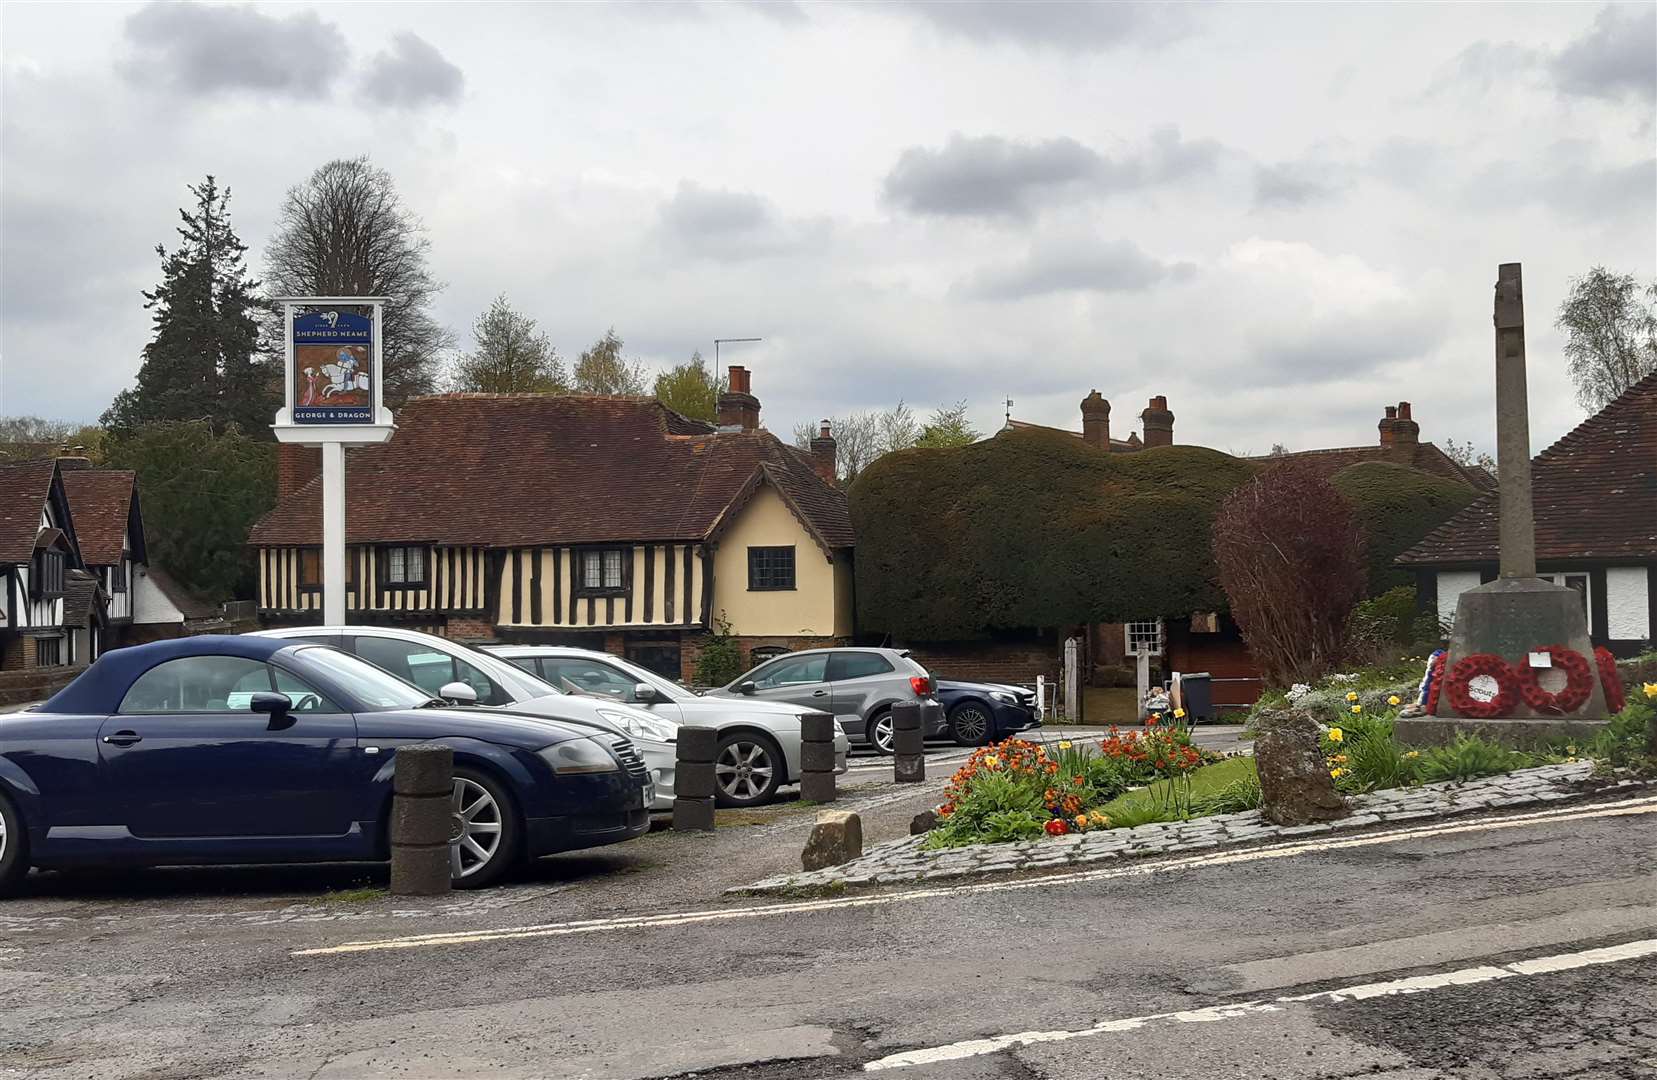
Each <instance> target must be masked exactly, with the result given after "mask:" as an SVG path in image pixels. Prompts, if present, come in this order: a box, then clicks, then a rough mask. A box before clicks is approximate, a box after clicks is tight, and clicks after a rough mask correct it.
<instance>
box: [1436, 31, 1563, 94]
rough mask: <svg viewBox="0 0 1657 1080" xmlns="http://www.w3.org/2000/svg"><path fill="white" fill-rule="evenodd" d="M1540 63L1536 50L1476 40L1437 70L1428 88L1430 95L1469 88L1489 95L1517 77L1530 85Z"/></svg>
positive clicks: (1540, 58)
mask: <svg viewBox="0 0 1657 1080" xmlns="http://www.w3.org/2000/svg"><path fill="white" fill-rule="evenodd" d="M1541 60H1542V57H1541V56H1540V55H1539V54H1538V53H1537V51H1536V50H1535V49H1528V48H1526V47H1524V46H1523V45H1519V44H1516V43H1515V42H1511V41H1475V42H1474V43H1473V44H1471V45H1469V46H1467V47H1466V48H1465V49H1463V50H1461V51H1460V52H1459V53H1457V54H1456V55H1455V57H1454V58H1453V59H1452V60H1451V61H1450V62H1449V63H1447V64H1445V65H1444V66H1443V67H1441V68H1440V69H1439V70H1438V73H1437V74H1436V75H1435V76H1433V81H1432V82H1431V83H1430V84H1428V86H1427V96H1428V97H1432V96H1435V95H1437V94H1442V93H1445V92H1446V91H1449V90H1452V89H1454V88H1456V87H1460V86H1469V85H1470V86H1473V87H1474V88H1476V89H1477V90H1478V91H1479V93H1481V94H1486V93H1489V92H1490V91H1491V90H1493V89H1495V88H1496V86H1497V85H1498V84H1500V83H1502V82H1504V81H1510V80H1513V79H1515V78H1518V79H1520V80H1523V81H1524V82H1526V83H1528V82H1530V80H1531V75H1532V72H1533V71H1534V70H1535V68H1536V66H1537V65H1538V64H1539V63H1541Z"/></svg>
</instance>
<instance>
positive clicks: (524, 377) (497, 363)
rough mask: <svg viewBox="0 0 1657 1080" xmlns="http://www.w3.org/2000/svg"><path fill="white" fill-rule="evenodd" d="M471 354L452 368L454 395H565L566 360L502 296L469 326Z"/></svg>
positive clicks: (568, 383) (567, 390) (503, 295)
mask: <svg viewBox="0 0 1657 1080" xmlns="http://www.w3.org/2000/svg"><path fill="white" fill-rule="evenodd" d="M472 341H473V345H472V351H471V352H469V353H467V354H466V355H465V356H462V357H461V358H460V361H459V362H458V363H457V364H456V365H455V373H454V379H453V384H454V388H455V389H456V390H470V391H476V392H479V393H488V394H518V393H534V394H565V393H569V389H570V381H569V377H568V376H567V375H566V374H565V373H564V361H563V360H562V359H560V358H559V356H558V350H557V349H555V348H553V347H552V342H550V341H548V340H547V336H546V335H545V334H543V333H541V332H540V331H539V330H537V329H536V328H535V320H534V319H532V318H530V317H529V316H528V315H525V314H524V313H522V312H521V311H514V310H513V308H512V305H511V304H510V303H508V302H507V299H506V294H505V293H502V294H501V295H499V296H497V297H495V301H494V303H492V304H490V305H489V310H488V311H486V312H484V313H483V314H482V315H479V316H478V317H477V321H476V322H474V323H472Z"/></svg>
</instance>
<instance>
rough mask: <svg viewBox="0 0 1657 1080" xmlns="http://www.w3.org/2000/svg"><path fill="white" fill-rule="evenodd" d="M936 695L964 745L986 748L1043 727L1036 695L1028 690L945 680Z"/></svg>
mask: <svg viewBox="0 0 1657 1080" xmlns="http://www.w3.org/2000/svg"><path fill="white" fill-rule="evenodd" d="M933 696H934V697H935V698H936V699H937V701H938V703H939V704H940V705H942V706H943V707H944V717H945V720H946V722H947V723H948V725H949V735H950V737H951V738H953V739H954V740H955V741H956V742H957V743H959V744H960V745H962V746H983V745H984V744H985V743H990V742H995V741H997V740H999V739H1005V738H1006V737H1007V736H1009V735H1013V734H1016V733H1018V732H1020V731H1027V730H1030V729H1031V728H1038V727H1040V726H1041V721H1040V720H1038V719H1037V718H1036V692H1035V691H1034V690H1031V689H1029V688H1027V687H1023V686H1005V685H1003V684H1001V683H974V682H955V681H953V680H949V679H944V680H941V681H939V683H938V687H937V690H935V691H934V693H933Z"/></svg>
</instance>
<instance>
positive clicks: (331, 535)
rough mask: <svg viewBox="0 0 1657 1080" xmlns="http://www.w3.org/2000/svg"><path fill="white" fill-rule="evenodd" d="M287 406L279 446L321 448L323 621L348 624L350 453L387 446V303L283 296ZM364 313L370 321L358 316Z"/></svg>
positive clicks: (279, 417) (277, 427)
mask: <svg viewBox="0 0 1657 1080" xmlns="http://www.w3.org/2000/svg"><path fill="white" fill-rule="evenodd" d="M276 299H277V302H278V303H280V304H281V305H282V325H283V329H284V333H283V338H284V341H285V349H286V360H285V364H284V369H283V371H284V377H283V380H282V381H283V384H284V386H285V387H286V398H287V401H286V404H285V405H284V406H283V407H282V408H281V409H279V410H278V411H277V413H276V422H275V423H274V424H272V425H271V427H272V429H273V430H274V431H275V432H276V440H277V442H284V443H297V444H299V445H301V446H317V447H321V448H322V621H323V623H324V624H326V625H329V626H338V625H340V624H342V623H344V622H345V447H346V446H347V445H361V444H364V443H380V442H385V441H386V440H387V439H389V438H390V437H391V432H392V430H393V429H394V427H395V425H394V424H393V423H392V420H391V411H390V410H389V409H387V408H386V407H385V397H384V386H385V380H384V379H383V378H382V374H383V370H384V359H383V356H382V354H381V339H382V337H383V335H382V333H381V330H382V326H383V324H382V322H381V316H382V313H383V312H384V309H385V304H386V303H387V302H388V301H389V298H388V297H384V296H279V297H277V298H276ZM360 308H367V309H369V312H370V313H369V314H368V315H359V314H356V312H355V310H353V309H360Z"/></svg>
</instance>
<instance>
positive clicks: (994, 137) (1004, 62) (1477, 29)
mask: <svg viewBox="0 0 1657 1080" xmlns="http://www.w3.org/2000/svg"><path fill="white" fill-rule="evenodd" d="M1654 12H1657V7H1654V6H1653V5H1652V4H1650V3H1638V4H1609V5H1604V6H1596V5H1593V4H1576V3H1571V4H1541V3H1532V4H1522V5H1514V6H1497V5H1474V4H1467V5H1454V6H1452V5H1430V4H1396V5H1376V6H1357V5H1348V4H1327V5H1320V6H1313V5H1295V6H1283V7H1273V6H1266V5H1258V4H1251V5H1230V6H1200V5H1192V6H1173V5H1168V6H1146V7H1138V6H1131V5H1122V4H1118V5H1109V6H1089V5H1073V4H1051V5H1044V4H1036V3H1023V4H1020V5H1017V6H1001V5H981V4H967V3H956V4H888V5H861V6H856V7H851V6H831V5H818V4H803V5H790V4H736V3H729V4H703V5H696V4H657V5H622V4H614V5H607V6H576V5H534V6H531V5H523V6H514V5H501V4H466V5H453V6H448V5H442V4H427V5H396V4H357V5H329V4H322V5H314V6H307V5H297V4H284V5H253V6H240V5H199V6H185V5H159V4H158V5H149V6H145V5H118V4H100V5H49V6H34V5H28V4H19V3H9V4H6V5H5V6H4V8H3V9H0V41H3V46H4V53H3V67H4V87H3V89H4V99H3V110H4V111H3V125H4V126H3V160H0V166H3V176H0V183H3V208H0V209H3V215H4V216H3V221H0V228H3V237H0V240H3V265H0V287H3V296H0V317H3V322H0V413H35V414H40V415H45V416H49V417H58V418H67V419H92V418H95V417H96V416H97V415H98V413H99V412H101V411H102V410H103V408H104V407H105V406H106V405H107V404H108V402H109V399H110V398H111V397H112V396H113V395H114V394H115V393H116V392H117V391H119V390H121V389H122V388H124V387H125V386H127V385H129V383H130V381H131V379H132V377H133V374H134V372H135V371H136V370H137V367H138V362H139V354H140V350H141V349H142V347H143V346H144V344H145V342H146V341H147V340H148V338H149V330H150V326H149V317H148V313H147V312H146V311H145V310H144V308H143V300H142V297H141V296H140V295H139V294H140V290H142V289H145V288H149V287H152V286H153V285H154V283H155V281H156V279H157V276H158V261H157V259H156V256H155V254H154V247H155V245H156V244H157V243H167V244H169V245H170V244H171V243H172V242H173V240H174V236H173V233H172V228H173V225H174V223H175V221H176V218H177V208H178V207H179V206H180V205H181V204H182V203H184V202H185V201H186V199H187V198H188V195H187V192H186V190H185V185H187V184H189V183H192V182H196V181H199V180H200V178H201V177H202V176H203V174H205V173H209V172H211V173H213V174H215V175H216V176H217V177H218V178H219V180H220V182H221V183H223V184H227V185H228V186H229V187H230V189H231V192H232V203H231V210H232V215H233V221H234V224H235V226H236V227H237V229H238V230H239V232H240V234H241V236H242V238H243V240H244V241H246V242H247V243H248V244H249V245H250V247H251V248H252V252H251V262H252V266H253V269H254V271H255V273H257V271H258V268H259V266H260V264H261V263H262V260H263V252H264V245H265V241H266V238H267V235H268V233H269V229H270V225H271V222H272V219H273V216H274V212H275V208H276V206H277V203H278V201H279V199H280V197H281V195H282V193H283V191H284V190H285V189H286V188H287V187H289V186H290V185H293V184H295V183H298V182H300V181H301V180H303V179H304V178H305V176H306V175H307V174H309V173H310V171H311V170H312V169H314V168H315V167H316V166H317V165H319V164H321V163H322V162H324V161H326V160H328V159H330V158H333V157H341V156H353V155H358V154H368V155H370V156H371V157H372V158H373V160H374V161H375V163H377V164H379V165H381V166H383V167H385V168H386V169H388V170H390V172H391V173H392V174H393V175H394V176H395V177H396V180H397V183H398V185H399V188H400V190H401V191H402V193H403V196H404V198H405V200H406V202H407V203H408V205H409V206H410V207H411V208H413V209H414V210H415V211H416V212H417V213H419V215H420V216H421V217H422V218H423V219H424V221H425V223H426V225H427V227H428V228H429V231H430V236H431V241H432V263H433V267H434V270H435V272H436V274H437V275H438V277H439V278H441V279H442V280H445V281H447V282H448V283H449V285H448V288H447V289H446V290H445V291H444V292H443V293H442V294H441V297H440V299H439V301H438V303H437V306H436V312H435V313H436V315H437V317H438V318H439V320H440V321H442V322H444V323H446V324H447V325H449V326H450V327H452V328H453V329H455V330H456V331H457V332H458V333H459V334H460V336H461V340H462V343H463V344H464V343H468V342H469V340H470V337H469V333H468V330H469V327H470V324H471V321H472V319H473V317H474V316H475V315H476V314H477V313H478V312H479V311H480V310H481V309H482V308H483V307H484V306H486V305H487V303H488V301H489V299H490V297H492V296H493V295H494V294H496V293H498V292H501V291H503V290H504V291H505V292H507V293H508V294H509V295H510V297H511V299H512V301H513V303H514V304H515V305H516V306H518V307H520V308H522V309H523V310H525V311H527V312H528V313H529V314H531V315H532V316H534V317H535V318H536V319H538V320H539V321H540V323H541V325H542V326H543V328H545V329H546V330H547V331H548V332H549V334H550V335H551V337H552V339H553V341H554V342H555V343H556V344H557V345H558V347H559V350H560V352H561V353H563V354H564V355H565V356H566V357H573V356H574V355H575V354H577V353H579V352H580V351H581V349H582V348H584V347H585V346H586V345H588V344H590V343H591V342H592V341H593V340H594V339H595V338H597V337H598V336H599V335H600V334H602V333H603V332H604V330H605V329H606V328H608V327H610V326H612V325H613V326H614V327H615V328H616V330H617V332H618V333H620V334H621V335H622V337H623V338H625V339H626V341H627V346H628V351H629V352H630V353H632V354H634V355H636V356H637V357H639V358H641V359H643V360H645V361H646V362H647V363H649V364H650V365H652V366H660V365H665V364H669V363H672V362H675V361H678V360H682V359H684V358H686V357H688V356H689V355H690V353H691V351H692V350H694V349H700V350H701V351H702V352H703V353H704V354H705V355H707V356H709V358H710V359H711V357H712V353H713V345H712V341H713V339H714V338H716V337H750V336H763V337H764V338H765V341H764V342H763V343H761V344H758V345H748V346H737V347H735V349H739V350H740V351H730V352H728V353H727V354H726V356H725V360H726V362H727V363H729V362H731V361H737V362H741V363H746V364H747V365H748V366H749V367H750V368H751V369H752V370H753V372H754V374H753V388H754V392H755V394H756V396H758V397H759V398H760V400H761V403H762V414H761V415H762V419H763V420H764V421H765V422H766V424H767V426H768V427H770V428H772V429H773V430H776V431H779V432H783V433H787V432H789V431H790V430H791V429H792V427H793V426H794V424H796V423H798V422H803V421H810V420H814V419H816V418H818V417H820V416H825V415H831V414H835V413H841V412H845V411H847V410H854V409H862V408H873V407H884V406H887V405H890V404H891V403H893V402H895V401H896V400H897V399H899V398H900V397H901V398H903V399H906V400H907V401H909V402H910V403H911V404H912V405H914V406H916V407H917V408H918V409H921V410H925V409H929V408H930V407H932V406H934V405H938V404H940V403H948V402H953V401H955V400H958V399H962V398H964V399H966V400H967V401H968V402H969V404H970V407H971V415H972V418H973V419H974V421H975V422H976V423H977V424H978V426H979V427H980V428H982V429H986V430H993V428H994V427H997V426H999V424H1000V422H1001V416H1002V406H1001V401H1002V399H1004V398H1008V397H1011V398H1012V399H1013V400H1014V401H1015V402H1016V404H1015V405H1014V407H1013V414H1014V416H1016V417H1019V418H1021V419H1027V420H1033V421H1038V422H1044V423H1053V424H1062V425H1066V426H1071V427H1079V416H1078V412H1077V403H1078V402H1079V401H1080V400H1081V398H1082V397H1083V396H1085V395H1086V394H1087V392H1088V391H1089V390H1090V389H1093V388H1097V389H1098V390H1100V392H1102V393H1103V394H1104V395H1105V396H1106V397H1107V398H1108V399H1109V400H1110V401H1111V403H1112V405H1113V407H1114V412H1113V416H1112V430H1113V434H1116V435H1118V436H1124V435H1126V433H1127V432H1128V431H1130V430H1138V429H1139V422H1138V414H1139V412H1140V410H1142V409H1143V408H1144V407H1145V405H1146V400H1147V398H1148V397H1150V396H1151V395H1153V394H1166V395H1167V397H1168V399H1169V404H1170V407H1171V408H1172V409H1173V410H1174V412H1175V414H1176V415H1177V417H1178V421H1177V423H1176V427H1175V438H1176V440H1177V441H1179V442H1192V443H1202V444H1205V445H1210V446H1215V447H1219V448H1221V449H1227V450H1232V451H1234V452H1251V451H1252V452H1264V451H1266V450H1267V449H1269V448H1270V446H1271V445H1272V444H1273V443H1275V442H1281V443H1284V444H1285V445H1287V446H1288V447H1290V448H1291V449H1302V448H1311V447H1317V446H1341V445H1357V444H1366V443H1369V442H1371V441H1372V440H1374V439H1375V437H1376V431H1375V424H1376V421H1377V420H1378V419H1379V418H1380V415H1381V407H1382V406H1383V404H1385V403H1388V402H1396V401H1399V400H1409V401H1412V402H1414V403H1415V416H1416V418H1417V419H1418V420H1419V422H1420V424H1421V428H1422V438H1424V439H1442V438H1444V437H1445V436H1453V437H1455V438H1457V439H1459V440H1465V439H1471V440H1473V441H1474V442H1475V443H1477V444H1479V445H1480V446H1483V447H1487V448H1488V447H1490V446H1491V445H1492V444H1493V442H1494V420H1493V411H1492V410H1493V392H1492V356H1493V343H1492V336H1491V335H1492V331H1491V289H1492V285H1493V283H1494V281H1495V278H1496V266H1497V264H1498V263H1500V262H1506V261H1514V260H1517V261H1521V262H1523V263H1524V268H1525V292H1526V301H1527V311H1526V314H1527V318H1528V329H1529V335H1528V336H1529V353H1530V378H1531V408H1532V433H1533V442H1534V444H1535V445H1536V447H1537V448H1538V449H1540V448H1541V447H1542V446H1544V445H1546V443H1548V442H1549V441H1551V440H1553V439H1555V438H1557V437H1558V436H1559V435H1561V434H1563V433H1564V432H1565V431H1566V430H1568V429H1569V428H1570V427H1571V426H1573V425H1574V424H1575V423H1577V422H1578V421H1579V420H1580V418H1581V412H1580V410H1579V409H1578V408H1577V406H1576V405H1575V402H1574V399H1573V395H1572V393H1571V390H1570V386H1569V383H1568V381H1567V380H1566V379H1565V377H1564V371H1563V365H1562V362H1561V360H1560V358H1559V352H1558V349H1559V337H1558V335H1557V333H1556V332H1555V331H1554V330H1553V328H1552V322H1553V316H1554V313H1555V311H1556V309H1557V307H1558V304H1559V301H1560V298H1561V296H1562V293H1563V290H1564V288H1565V284H1566V281H1567V279H1568V278H1569V277H1571V276H1572V275H1576V274H1580V273H1581V272H1583V271H1584V270H1586V269H1587V268H1589V267H1591V266H1593V265H1595V264H1604V265H1606V266H1608V267H1612V268H1615V269H1618V270H1621V271H1628V272H1633V273H1636V274H1638V275H1640V276H1642V277H1644V278H1651V277H1652V276H1653V275H1654V274H1657V251H1654V248H1657V160H1654V154H1653V148H1654V140H1657V121H1654V115H1657V17H1654Z"/></svg>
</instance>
